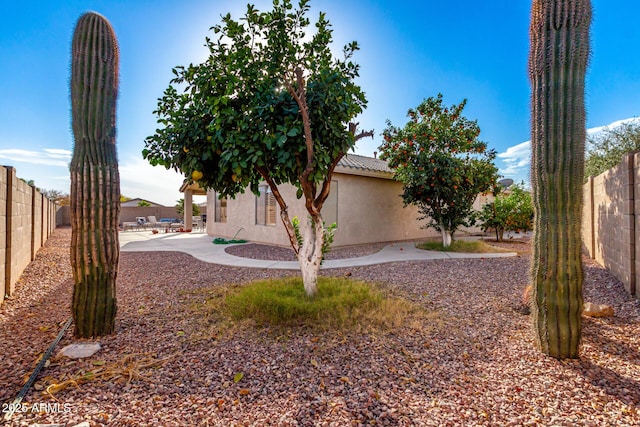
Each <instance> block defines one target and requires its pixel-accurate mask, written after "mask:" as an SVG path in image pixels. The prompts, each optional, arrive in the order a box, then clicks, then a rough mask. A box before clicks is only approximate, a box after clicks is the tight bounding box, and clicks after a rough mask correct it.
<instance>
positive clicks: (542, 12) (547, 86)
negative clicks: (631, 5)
mask: <svg viewBox="0 0 640 427" xmlns="http://www.w3.org/2000/svg"><path fill="white" fill-rule="evenodd" d="M590 24H591V2H590V0H533V6H532V11H531V27H530V36H531V51H530V56H529V77H530V79H531V92H532V95H531V110H532V111H531V145H532V147H531V148H532V162H531V183H532V187H533V203H534V212H535V224H534V253H533V259H532V269H531V275H532V281H533V298H532V302H533V307H532V314H533V319H534V328H535V332H536V339H537V343H538V345H539V347H540V349H541V351H543V352H544V353H546V354H548V355H550V356H553V357H556V358H561V359H565V358H577V357H578V351H579V346H580V338H581V329H582V323H581V315H582V304H583V300H582V281H583V270H582V260H581V253H580V252H581V242H582V240H581V234H580V225H581V214H582V181H583V175H584V144H585V137H586V131H585V104H584V83H585V73H586V69H587V63H588V59H589V26H590Z"/></svg>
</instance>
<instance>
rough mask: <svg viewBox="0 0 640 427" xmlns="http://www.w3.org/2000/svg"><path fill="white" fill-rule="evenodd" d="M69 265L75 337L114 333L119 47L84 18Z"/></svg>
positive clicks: (74, 77)
mask: <svg viewBox="0 0 640 427" xmlns="http://www.w3.org/2000/svg"><path fill="white" fill-rule="evenodd" d="M71 56H72V59H71V110H72V128H73V136H74V149H73V158H72V160H71V165H70V172H71V225H72V235H71V266H72V269H73V278H74V281H75V285H74V290H73V301H72V312H73V318H74V322H75V335H76V336H78V337H83V338H89V337H97V336H101V335H107V334H110V333H112V332H113V331H114V324H115V316H116V277H117V274H118V262H119V258H120V247H119V242H118V220H119V215H120V177H119V173H118V161H117V156H116V100H117V96H118V61H119V57H118V45H117V41H116V36H115V34H114V32H113V29H112V28H111V25H110V24H109V22H108V21H107V20H106V19H105V18H104V17H102V16H101V15H99V14H97V13H94V12H88V13H85V14H84V15H82V16H81V17H80V19H79V20H78V23H77V24H76V29H75V32H74V35H73V43H72V52H71Z"/></svg>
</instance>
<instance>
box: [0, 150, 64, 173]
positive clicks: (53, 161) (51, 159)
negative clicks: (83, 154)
mask: <svg viewBox="0 0 640 427" xmlns="http://www.w3.org/2000/svg"><path fill="white" fill-rule="evenodd" d="M71 154H72V153H71V151H69V150H61V149H56V148H44V149H43V150H42V151H30V150H21V149H18V148H9V149H3V150H0V159H7V160H11V161H13V162H19V163H31V164H36V165H49V166H61V167H65V168H66V167H68V166H69V162H70V161H71Z"/></svg>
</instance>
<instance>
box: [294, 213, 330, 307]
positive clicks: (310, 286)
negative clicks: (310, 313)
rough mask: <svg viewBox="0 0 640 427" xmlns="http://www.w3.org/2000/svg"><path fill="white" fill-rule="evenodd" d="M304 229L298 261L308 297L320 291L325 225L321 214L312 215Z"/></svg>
mask: <svg viewBox="0 0 640 427" xmlns="http://www.w3.org/2000/svg"><path fill="white" fill-rule="evenodd" d="M309 218H310V220H308V221H307V222H306V223H305V226H304V228H303V230H302V247H301V248H300V251H299V252H298V262H299V263H300V271H301V272H302V283H303V284H304V290H305V293H306V294H307V296H308V297H310V298H313V297H314V296H316V294H317V293H318V272H319V271H320V263H321V262H322V242H323V239H324V226H323V224H322V217H321V216H320V215H317V216H315V217H314V216H310V217H309Z"/></svg>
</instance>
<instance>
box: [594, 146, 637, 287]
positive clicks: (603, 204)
mask: <svg viewBox="0 0 640 427" xmlns="http://www.w3.org/2000/svg"><path fill="white" fill-rule="evenodd" d="M583 194H584V207H583V216H582V235H583V245H584V249H585V251H586V253H587V254H588V255H589V256H590V257H591V258H593V259H595V260H596V261H597V262H598V263H599V264H600V265H602V266H604V267H606V268H607V269H608V270H609V271H611V273H612V274H613V275H614V276H616V277H617V278H618V279H619V280H620V281H621V282H622V283H624V286H625V288H626V290H627V292H629V293H630V294H631V295H635V296H636V297H638V296H639V294H640V289H638V288H640V152H635V153H629V154H627V155H625V156H624V157H623V159H622V160H621V162H620V163H619V164H618V165H616V166H614V167H613V168H611V169H609V170H608V171H606V172H604V173H602V174H600V175H598V176H596V177H589V180H588V181H587V182H586V183H585V185H584V187H583Z"/></svg>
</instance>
